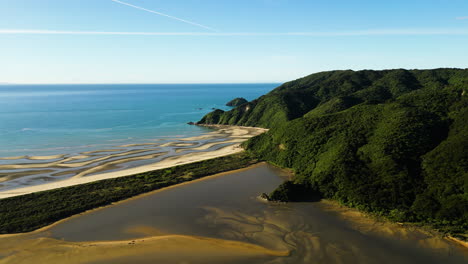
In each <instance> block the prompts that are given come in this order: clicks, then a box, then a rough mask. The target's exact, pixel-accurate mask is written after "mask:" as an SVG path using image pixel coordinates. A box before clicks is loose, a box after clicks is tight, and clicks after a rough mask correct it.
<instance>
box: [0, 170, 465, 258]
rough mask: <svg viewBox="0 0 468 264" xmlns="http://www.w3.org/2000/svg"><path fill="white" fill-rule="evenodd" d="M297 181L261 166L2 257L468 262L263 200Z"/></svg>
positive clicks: (132, 206)
mask: <svg viewBox="0 0 468 264" xmlns="http://www.w3.org/2000/svg"><path fill="white" fill-rule="evenodd" d="M288 176H289V175H288V174H287V173H286V172H285V171H282V170H280V169H278V168H276V167H274V166H271V165H268V164H260V165H256V166H254V167H252V168H249V169H246V170H240V171H237V172H233V173H228V174H226V175H223V176H220V177H209V178H207V179H203V180H200V181H197V182H194V183H190V184H185V185H182V186H178V187H174V188H169V189H167V190H161V191H157V192H154V193H151V194H148V195H143V196H142V197H138V198H136V199H131V200H128V201H125V202H122V203H118V204H116V205H113V206H110V207H106V208H103V209H99V210H94V211H92V212H89V213H85V214H82V215H80V216H77V217H73V218H71V219H69V220H67V221H64V222H61V223H59V224H57V225H54V226H52V227H51V228H48V229H46V230H44V231H41V232H37V233H34V234H29V235H26V236H27V237H21V236H19V237H14V236H12V237H6V238H1V237H0V244H2V245H3V246H0V254H2V255H3V256H4V257H5V258H4V259H3V261H4V263H22V262H21V261H20V260H27V258H28V256H34V257H35V258H36V259H38V258H40V257H44V259H48V260H51V259H52V260H53V259H54V258H53V257H56V258H57V263H60V261H63V262H62V263H154V262H155V261H160V263H233V264H235V263H272V264H277V263H379V264H380V263H466V260H467V259H466V256H463V250H462V249H460V248H458V247H456V246H455V245H453V244H451V243H449V242H447V241H445V240H443V239H442V238H437V237H432V236H430V235H427V234H423V233H418V232H416V231H411V230H408V231H405V232H406V235H405V237H402V236H401V233H398V234H397V233H393V234H391V233H388V232H387V233H385V234H383V233H379V232H374V231H370V230H369V229H366V230H364V229H363V228H362V226H363V225H365V226H368V224H366V223H359V224H360V225H361V226H360V227H359V226H356V223H355V222H350V221H348V220H346V219H344V218H343V217H340V215H339V214H337V213H334V212H332V211H331V209H330V208H331V207H330V205H327V204H324V203H291V204H281V203H266V202H263V201H262V200H260V199H258V195H259V194H261V193H263V192H266V193H268V192H271V191H272V190H273V189H274V188H276V187H277V186H278V185H279V184H281V183H282V182H283V181H284V180H285V179H286V178H287V177H288ZM371 225H372V223H371ZM373 225H374V226H375V224H373ZM384 228H390V227H389V226H386V225H383V226H381V227H379V228H376V229H379V230H383V229H384ZM2 239H3V241H1V240H2ZM89 241H94V242H89ZM20 242H21V243H20ZM7 243H8V244H9V245H10V246H9V247H8V246H6V244H7ZM28 243H29V244H28ZM15 244H16V245H17V246H15ZM20 244H21V245H20ZM9 252H10V253H9ZM13 252H14V253H13ZM31 253H34V254H32V255H31ZM28 254H29V255H28ZM84 255H86V256H89V258H88V259H86V258H84V257H83V256H84ZM60 257H62V258H60ZM67 257H68V259H67ZM72 257H73V258H72ZM83 258H84V259H83ZM82 259H83V261H79V260H82ZM31 260H32V259H31ZM72 260H73V261H76V262H73V261H72ZM67 261H72V262H67ZM0 263H3V262H2V260H1V259H0ZM23 263H28V262H23ZM36 263H38V262H36ZM49 263H53V261H52V262H49Z"/></svg>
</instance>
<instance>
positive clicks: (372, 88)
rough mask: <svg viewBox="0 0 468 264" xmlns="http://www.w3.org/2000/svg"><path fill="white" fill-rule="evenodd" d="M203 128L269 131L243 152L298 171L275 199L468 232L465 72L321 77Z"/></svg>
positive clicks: (213, 118)
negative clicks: (340, 206) (320, 200)
mask: <svg viewBox="0 0 468 264" xmlns="http://www.w3.org/2000/svg"><path fill="white" fill-rule="evenodd" d="M199 123H205V124H207V123H211V124H213V123H214V124H229V125H244V126H259V127H267V128H271V129H270V131H269V132H268V133H266V134H263V135H260V136H258V137H255V138H252V139H251V140H249V141H248V142H247V143H246V144H245V146H246V148H247V149H248V150H249V151H251V152H253V153H255V154H256V155H257V156H258V157H260V158H262V159H264V160H267V161H270V162H272V163H274V164H277V165H280V166H282V167H288V168H292V169H293V170H294V171H295V173H296V178H295V181H294V182H293V183H287V184H284V185H283V186H280V187H279V188H278V189H277V190H276V191H275V192H273V194H272V196H273V197H272V198H275V199H278V200H303V199H307V197H308V196H322V197H326V198H332V199H336V200H339V201H341V202H343V203H345V204H347V205H350V206H355V207H358V208H361V209H363V210H367V211H371V212H377V213H379V214H383V215H386V216H388V217H390V218H392V219H394V220H396V221H411V222H424V223H431V224H433V225H434V226H436V227H440V228H442V229H445V230H448V231H450V232H452V233H466V232H467V229H468V191H467V190H468V70H461V69H436V70H401V69H399V70H385V71H370V70H366V71H357V72H355V71H331V72H322V73H317V74H313V75H310V76H307V77H305V78H302V79H298V80H296V81H292V82H288V83H285V84H283V85H281V86H280V87H278V88H276V89H275V90H273V91H272V92H270V93H268V94H267V95H264V96H262V97H260V98H258V99H257V100H254V101H252V102H249V103H247V104H243V105H241V106H239V107H237V108H235V109H233V110H231V111H228V112H223V111H222V110H216V111H214V112H212V113H210V114H208V115H207V116H205V117H204V118H203V119H202V120H201V121H200V122H199Z"/></svg>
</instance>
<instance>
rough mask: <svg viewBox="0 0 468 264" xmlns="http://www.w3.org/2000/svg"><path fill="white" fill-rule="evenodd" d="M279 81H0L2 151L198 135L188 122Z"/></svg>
mask: <svg viewBox="0 0 468 264" xmlns="http://www.w3.org/2000/svg"><path fill="white" fill-rule="evenodd" d="M276 86H278V84H170V85H167V84H157V85H155V84H144V85H133V84H132V85H130V84H125V85H123V84H122V85H1V86H0V157H12V156H22V155H30V156H41V155H54V154H70V153H79V152H83V151H88V150H95V149H105V148H109V147H112V146H116V145H122V144H133V143H142V142H148V141H151V140H155V139H161V138H177V137H187V136H196V135H200V134H202V133H204V132H206V129H203V128H199V127H196V126H189V125H187V124H186V123H187V122H189V121H198V120H199V119H200V118H201V117H202V116H203V115H205V114H206V113H208V112H210V111H212V108H220V109H225V110H226V109H229V107H226V106H224V105H225V104H226V102H228V101H229V100H231V99H233V98H235V97H245V98H246V99H247V100H253V99H255V98H257V97H259V96H261V95H263V94H265V93H267V92H269V91H270V90H272V89H273V88H275V87H276Z"/></svg>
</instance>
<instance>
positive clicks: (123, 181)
mask: <svg viewBox="0 0 468 264" xmlns="http://www.w3.org/2000/svg"><path fill="white" fill-rule="evenodd" d="M257 162H258V160H257V159H255V158H253V157H252V156H250V155H249V154H248V153H246V152H242V153H240V154H234V155H230V156H225V157H220V158H215V159H210V160H205V161H201V162H196V163H191V164H187V165H181V166H177V167H172V168H167V169H161V170H156V171H151V172H146V173H140V174H136V175H131V176H126V177H121V178H115V179H108V180H101V181H97V182H92V183H87V184H82V185H76V186H71V187H66V188H60V189H55V190H50V191H44V192H38V193H32V194H27V195H22V196H17V197H11V198H6V199H1V200H0V234H11V233H22V232H29V231H33V230H36V229H39V228H41V227H44V226H47V225H50V224H52V223H54V222H56V221H58V220H61V219H64V218H67V217H69V216H72V215H75V214H79V213H82V212H85V211H87V210H91V209H94V208H97V207H101V206H105V205H109V204H111V203H114V202H117V201H120V200H124V199H127V198H130V197H132V196H135V195H138V194H142V193H146V192H150V191H153V190H157V189H161V188H164V187H168V186H171V185H175V184H179V183H183V182H187V181H192V180H195V179H199V178H202V177H205V176H209V175H213V174H217V173H221V172H226V171H231V170H235V169H240V168H245V167H248V166H250V165H253V164H255V163H257Z"/></svg>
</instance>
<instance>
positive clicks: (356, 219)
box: [318, 199, 468, 255]
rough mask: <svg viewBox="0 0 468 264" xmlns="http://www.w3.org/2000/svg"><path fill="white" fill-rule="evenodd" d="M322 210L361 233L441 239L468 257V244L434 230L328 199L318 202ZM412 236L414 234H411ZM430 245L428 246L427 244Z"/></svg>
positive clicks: (404, 237) (403, 237)
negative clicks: (453, 245) (415, 235)
mask: <svg viewBox="0 0 468 264" xmlns="http://www.w3.org/2000/svg"><path fill="white" fill-rule="evenodd" d="M318 204H319V205H320V207H321V208H322V209H323V210H326V211H329V212H332V213H335V214H337V215H338V216H339V217H340V218H342V219H343V220H345V221H348V222H349V223H351V224H352V228H354V229H356V230H358V231H360V232H362V233H369V232H370V233H375V234H377V235H383V236H391V235H393V236H400V238H402V239H406V238H407V237H408V236H409V233H410V232H413V233H415V234H418V235H419V236H427V237H428V238H441V239H442V240H444V241H446V242H448V243H452V244H455V245H457V246H458V247H460V248H461V249H463V250H465V251H466V254H467V255H468V242H467V241H463V240H461V239H458V238H455V237H453V236H451V235H448V234H443V233H441V232H439V231H437V230H436V229H433V228H431V227H428V226H418V225H415V224H413V223H399V222H393V221H391V220H388V219H385V218H381V217H377V216H375V215H372V214H369V213H366V212H364V211H361V210H359V209H356V208H353V207H348V206H346V205H342V204H340V203H339V202H338V201H335V200H330V199H322V200H321V201H320V202H318ZM413 236H414V234H413ZM428 245H430V244H428Z"/></svg>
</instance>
